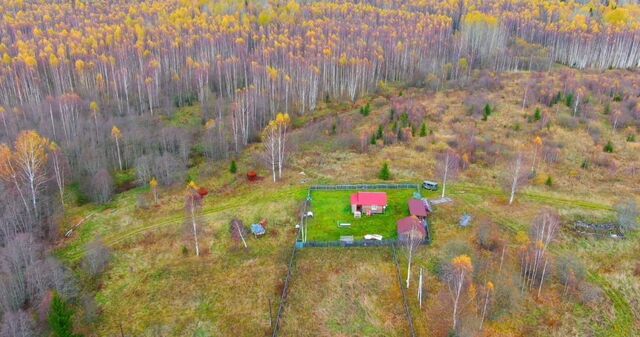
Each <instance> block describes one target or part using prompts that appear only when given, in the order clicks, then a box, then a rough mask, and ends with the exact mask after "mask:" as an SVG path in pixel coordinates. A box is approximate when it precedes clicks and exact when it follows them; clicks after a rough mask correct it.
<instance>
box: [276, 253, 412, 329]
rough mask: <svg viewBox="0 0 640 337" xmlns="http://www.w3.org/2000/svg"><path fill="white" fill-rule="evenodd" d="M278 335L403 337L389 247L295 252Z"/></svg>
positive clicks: (405, 325)
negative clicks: (294, 265) (292, 270)
mask: <svg viewBox="0 0 640 337" xmlns="http://www.w3.org/2000/svg"><path fill="white" fill-rule="evenodd" d="M297 254H298V255H297V260H296V267H295V270H294V272H293V274H294V276H293V281H292V284H291V288H290V292H289V297H288V299H287V306H286V307H285V311H284V316H283V320H282V321H281V323H282V325H281V327H282V328H281V330H280V334H279V335H280V336H283V337H284V336H287V337H309V336H381V337H382V336H385V337H392V336H407V335H409V331H408V323H407V320H406V317H405V315H404V311H403V308H402V293H401V291H400V288H399V285H398V279H397V274H396V270H395V266H394V264H393V260H392V255H391V250H390V248H349V249H347V248H345V249H342V248H312V249H304V250H301V251H299V252H298V253H297Z"/></svg>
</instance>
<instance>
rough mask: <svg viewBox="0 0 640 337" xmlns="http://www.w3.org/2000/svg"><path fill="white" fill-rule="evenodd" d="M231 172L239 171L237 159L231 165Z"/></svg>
mask: <svg viewBox="0 0 640 337" xmlns="http://www.w3.org/2000/svg"><path fill="white" fill-rule="evenodd" d="M229 172H231V173H233V174H235V173H236V172H238V166H237V165H236V161H235V160H232V161H231V166H229Z"/></svg>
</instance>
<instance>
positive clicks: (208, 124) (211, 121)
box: [204, 119, 216, 130]
mask: <svg viewBox="0 0 640 337" xmlns="http://www.w3.org/2000/svg"><path fill="white" fill-rule="evenodd" d="M215 126H216V120H215V119H209V120H208V121H207V122H206V123H205V124H204V128H205V129H207V130H211V129H213V128H214V127H215Z"/></svg>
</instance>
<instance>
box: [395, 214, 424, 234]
mask: <svg viewBox="0 0 640 337" xmlns="http://www.w3.org/2000/svg"><path fill="white" fill-rule="evenodd" d="M412 231H416V232H417V233H418V235H420V237H421V238H422V239H425V238H427V228H426V223H425V220H424V219H420V218H418V217H417V216H415V215H411V216H408V217H406V218H402V219H400V220H398V239H399V240H403V239H406V238H407V237H408V236H409V235H411V232H412Z"/></svg>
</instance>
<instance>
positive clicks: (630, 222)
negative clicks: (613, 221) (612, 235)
mask: <svg viewBox="0 0 640 337" xmlns="http://www.w3.org/2000/svg"><path fill="white" fill-rule="evenodd" d="M615 208H616V217H617V220H618V225H619V226H620V229H621V230H622V231H625V232H628V231H632V230H635V229H636V227H638V220H637V219H638V215H639V214H640V212H639V211H638V205H637V204H636V202H635V200H633V199H628V200H624V201H621V202H619V203H618V204H616V206H615Z"/></svg>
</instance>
